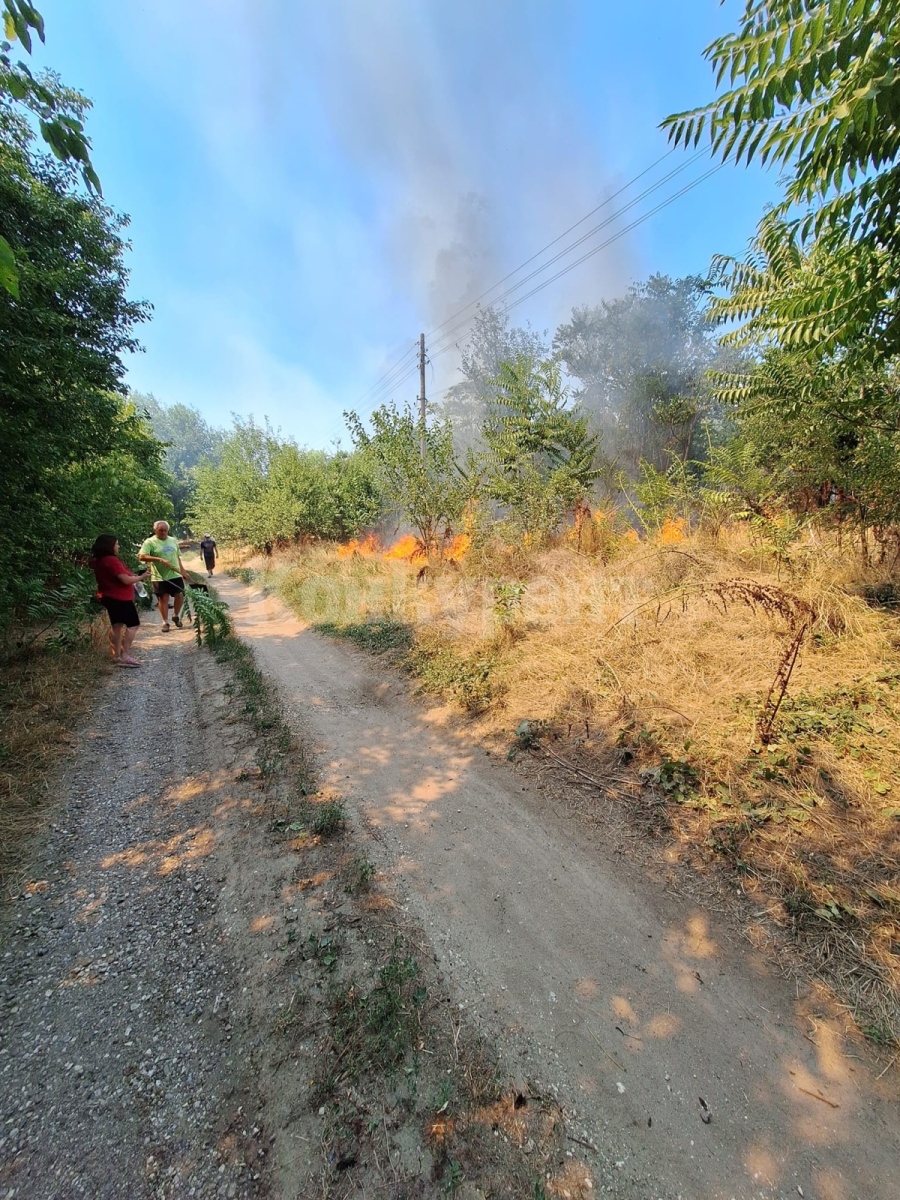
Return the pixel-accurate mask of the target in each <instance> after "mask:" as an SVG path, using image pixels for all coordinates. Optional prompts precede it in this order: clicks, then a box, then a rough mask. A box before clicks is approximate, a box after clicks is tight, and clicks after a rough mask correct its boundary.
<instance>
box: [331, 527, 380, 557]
mask: <svg viewBox="0 0 900 1200" xmlns="http://www.w3.org/2000/svg"><path fill="white" fill-rule="evenodd" d="M380 553H381V543H380V542H379V540H378V538H377V537H376V536H375V534H374V533H367V534H366V536H365V537H364V538H363V539H362V541H360V539H359V538H351V539H350V541H349V542H347V544H346V545H345V546H338V551H337V556H338V558H352V557H353V556H354V554H358V555H359V556H360V557H362V558H374V556H375V555H376V554H380Z"/></svg>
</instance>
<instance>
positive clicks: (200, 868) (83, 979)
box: [0, 618, 267, 1200]
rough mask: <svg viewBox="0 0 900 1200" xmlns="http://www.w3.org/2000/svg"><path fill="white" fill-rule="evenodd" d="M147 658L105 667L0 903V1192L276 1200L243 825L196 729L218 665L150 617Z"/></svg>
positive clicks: (219, 762) (36, 1199)
mask: <svg viewBox="0 0 900 1200" xmlns="http://www.w3.org/2000/svg"><path fill="white" fill-rule="evenodd" d="M138 649H139V650H140V653H141V656H142V657H143V658H144V659H145V665H144V667H143V668H142V669H140V670H121V669H120V670H117V671H114V670H113V669H112V668H110V678H109V679H108V681H107V684H106V686H105V688H104V689H103V691H102V693H101V695H100V698H99V700H98V704H97V706H96V709H95V711H94V713H93V714H92V717H91V719H89V720H88V722H87V724H86V726H85V727H84V728H83V729H81V730H80V731H79V735H80V743H81V744H80V749H79V751H78V753H77V755H76V756H75V758H70V759H68V760H66V761H65V762H64V764H63V765H61V767H60V771H59V776H58V778H57V780H56V781H55V786H56V787H57V788H58V792H59V796H58V801H57V804H56V808H55V811H54V813H53V814H52V816H51V820H52V821H53V824H52V826H51V827H50V829H49V830H48V831H46V832H45V834H44V835H43V836H42V842H41V845H40V847H39V849H38V856H37V860H36V862H35V864H34V865H33V867H32V869H31V872H30V874H29V877H28V881H27V883H26V884H25V885H23V887H22V891H21V894H20V895H18V896H17V897H16V899H15V900H14V902H13V903H12V904H11V905H10V906H9V907H8V908H7V910H6V911H5V912H3V913H0V935H2V936H0V1197H2V1198H3V1200H12V1198H13V1197H15V1200H51V1198H53V1200H70V1198H75V1197H85V1198H86V1200H99V1198H101V1197H104V1198H105V1197H115V1198H117V1200H119V1198H128V1200H142V1198H144V1197H148V1198H149V1197H167V1198H168V1197H172V1198H175V1197H178V1198H180V1197H197V1198H198V1200H200V1198H203V1200H212V1198H213V1197H222V1198H223V1200H224V1198H235V1200H237V1198H241V1200H244V1198H246V1200H250V1198H251V1197H254V1198H255V1197H259V1196H262V1195H266V1194H267V1189H266V1181H265V1173H264V1170H263V1167H264V1164H265V1145H264V1143H263V1142H262V1140H261V1136H260V1135H261V1131H260V1130H259V1129H258V1128H257V1127H256V1125H255V1114H256V1106H257V1095H256V1091H255V1085H254V1083H253V1072H252V1069H251V1056H252V1054H253V1052H254V1050H255V1046H254V1044H253V1034H252V1029H251V1028H250V1027H249V1026H248V1025H247V1023H246V1022H244V1021H243V1020H242V1019H241V1018H240V1016H239V1015H238V1013H237V1007H238V1006H237V1001H236V994H239V993H240V988H241V983H240V981H241V978H242V970H243V968H242V963H241V959H240V956H243V955H244V948H243V947H239V948H238V949H237V950H235V948H234V946H233V944H232V943H233V939H232V937H231V936H230V935H229V919H230V917H231V916H232V915H233V914H232V912H231V908H232V907H233V906H231V905H230V891H229V889H230V887H231V884H232V878H231V877H232V851H231V849H230V847H231V843H232V841H233V838H234V835H235V833H236V832H239V830H240V828H241V827H242V826H243V825H244V823H245V822H244V820H243V818H242V810H241V804H240V802H239V798H238V797H239V792H238V791H237V790H234V787H233V786H232V785H233V777H234V771H233V770H232V771H226V770H223V760H224V761H227V760H228V757H229V756H228V755H223V747H222V743H221V741H220V739H219V738H218V737H216V738H215V740H214V744H213V745H210V742H209V741H208V738H207V734H206V732H205V731H204V729H203V728H202V727H201V724H200V720H201V709H202V707H203V706H204V704H205V703H206V702H204V701H202V700H201V699H200V689H201V685H202V674H203V672H204V671H205V672H213V673H214V672H216V671H217V670H218V668H217V667H216V664H215V663H213V662H212V661H211V660H210V659H209V656H201V655H200V654H199V652H198V651H197V650H196V648H195V647H194V646H193V644H192V641H191V635H190V633H189V632H187V631H184V632H178V631H175V630H173V632H172V633H171V634H166V635H164V634H162V633H161V632H158V625H154V624H153V623H152V618H151V623H150V624H149V625H145V627H144V629H143V630H142V633H141V638H140V641H139V644H138ZM203 657H205V658H206V661H205V662H203V661H202V658H203ZM208 703H209V704H211V705H212V706H213V707H215V706H216V705H218V706H220V707H221V706H223V705H224V703H225V701H224V697H223V696H222V695H221V693H220V692H215V690H213V692H211V693H210V694H209V701H208ZM208 747H209V748H208Z"/></svg>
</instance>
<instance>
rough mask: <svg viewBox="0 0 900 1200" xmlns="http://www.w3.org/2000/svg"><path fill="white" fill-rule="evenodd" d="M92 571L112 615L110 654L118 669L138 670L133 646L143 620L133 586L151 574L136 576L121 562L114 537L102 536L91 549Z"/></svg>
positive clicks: (106, 534) (110, 622)
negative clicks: (133, 654)
mask: <svg viewBox="0 0 900 1200" xmlns="http://www.w3.org/2000/svg"><path fill="white" fill-rule="evenodd" d="M90 565H91V568H92V569H93V572H94V577H95V578H96V580H97V595H98V596H99V597H100V603H101V604H102V605H103V607H104V608H105V609H106V611H107V613H108V614H109V652H110V654H111V655H112V660H113V665H114V666H116V667H139V666H141V665H142V664H141V662H140V661H139V660H138V659H136V658H133V657H132V655H131V646H132V643H133V642H134V639H135V637H136V636H137V631H138V629H139V628H140V624H141V618H140V617H139V616H138V610H137V606H136V604H135V603H134V585H135V584H136V583H141V582H142V581H143V580H144V579H146V578H147V576H148V575H149V574H150V572H149V570H147V571H144V572H142V573H141V574H140V575H135V574H134V573H133V572H132V571H129V569H128V568H127V567H126V566H125V564H124V563H123V562H122V560H121V559H120V558H119V540H118V538H117V537H116V535H115V534H114V533H101V534H100V536H99V537H98V538H97V540H96V541H95V542H94V544H93V546H92V547H91V561H90Z"/></svg>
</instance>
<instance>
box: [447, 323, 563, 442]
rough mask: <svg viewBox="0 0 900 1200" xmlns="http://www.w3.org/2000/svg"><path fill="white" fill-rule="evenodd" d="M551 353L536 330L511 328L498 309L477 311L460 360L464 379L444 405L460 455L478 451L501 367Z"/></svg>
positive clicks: (448, 390) (451, 388) (452, 391)
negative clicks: (506, 363) (469, 451)
mask: <svg viewBox="0 0 900 1200" xmlns="http://www.w3.org/2000/svg"><path fill="white" fill-rule="evenodd" d="M548 353H549V347H548V346H547V343H546V340H545V338H544V337H542V336H541V335H540V334H538V333H535V331H534V330H533V329H530V328H524V329H523V328H520V327H515V326H514V327H513V328H510V325H509V317H508V315H507V314H506V313H504V312H500V311H499V310H498V309H496V308H483V309H479V310H478V313H477V315H476V317H475V320H474V322H473V324H472V332H471V334H470V336H469V340H468V342H467V343H466V345H465V347H464V348H463V351H462V356H461V359H460V366H459V369H460V371H461V372H462V375H463V379H462V381H461V382H460V383H456V384H454V385H453V386H452V387H450V388H448V389H447V393H446V396H445V399H444V402H443V404H442V405H441V415H442V416H443V417H445V418H446V419H447V420H448V421H450V423H451V424H452V426H453V438H454V442H455V444H456V449H457V452H458V453H465V452H466V451H467V450H470V449H475V448H476V447H477V446H478V445H479V443H480V437H481V428H482V426H483V424H484V421H485V418H486V417H487V415H488V413H489V411H490V409H491V405H492V404H493V402H494V380H495V379H496V378H497V375H498V374H499V372H500V367H501V364H502V363H504V362H513V361H514V360H515V359H517V358H520V357H522V356H523V355H525V356H528V357H530V358H533V359H535V360H540V359H543V358H546V357H547V355H548Z"/></svg>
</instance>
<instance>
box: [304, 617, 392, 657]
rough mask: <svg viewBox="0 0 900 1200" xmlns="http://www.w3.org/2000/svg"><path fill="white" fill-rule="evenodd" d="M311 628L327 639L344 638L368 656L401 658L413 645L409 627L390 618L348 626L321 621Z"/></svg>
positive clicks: (352, 623) (353, 623)
mask: <svg viewBox="0 0 900 1200" xmlns="http://www.w3.org/2000/svg"><path fill="white" fill-rule="evenodd" d="M313 628H314V629H316V630H318V632H319V633H324V634H326V635H327V636H328V637H333V638H346V640H347V641H349V642H353V644H354V646H359V648H360V649H361V650H367V651H368V652H369V653H370V654H391V655H393V656H401V655H403V654H405V653H406V652H407V651H409V650H410V649H411V648H412V645H413V632H412V628H411V626H409V625H408V624H406V622H405V621H396V620H394V619H393V618H392V617H383V618H379V619H377V620H375V621H361V622H351V623H349V624H340V623H338V622H336V621H322V622H320V623H319V624H317V625H314V626H313Z"/></svg>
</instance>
